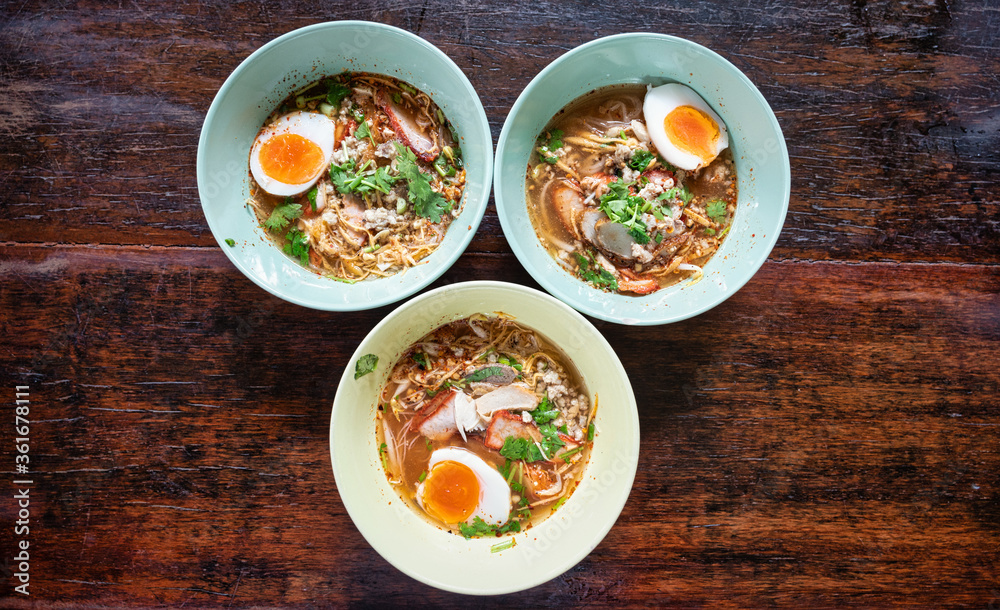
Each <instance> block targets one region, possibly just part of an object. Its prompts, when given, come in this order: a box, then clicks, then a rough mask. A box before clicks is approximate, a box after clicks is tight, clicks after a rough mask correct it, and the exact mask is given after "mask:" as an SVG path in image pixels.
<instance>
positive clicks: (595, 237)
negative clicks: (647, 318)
mask: <svg viewBox="0 0 1000 610" xmlns="http://www.w3.org/2000/svg"><path fill="white" fill-rule="evenodd" d="M659 89H661V88H649V87H647V86H646V85H614V86H609V87H605V88H602V89H598V90H595V91H592V92H590V93H588V94H586V95H584V96H582V97H581V98H578V99H577V100H575V101H573V102H572V103H570V104H569V105H567V106H566V107H565V108H563V109H562V110H560V111H559V112H558V113H557V114H556V116H555V117H553V118H552V120H551V121H550V122H549V124H548V125H547V126H546V127H545V129H544V130H543V131H542V133H541V134H540V135H539V138H538V142H537V146H536V149H535V151H534V152H533V154H532V156H531V159H530V162H529V167H528V172H527V177H526V183H525V191H526V194H527V209H528V215H529V217H530V218H531V222H532V224H533V226H534V228H535V232H536V233H537V235H538V238H539V240H540V241H541V243H542V244H543V245H544V247H545V249H546V250H547V251H548V252H549V254H550V255H551V256H552V257H553V258H554V259H555V260H556V261H558V262H559V263H560V264H561V265H562V266H563V267H564V268H565V269H567V270H568V271H569V272H570V273H572V274H574V275H576V276H577V277H578V278H580V279H581V280H583V281H585V282H588V283H590V284H591V285H593V286H594V287H596V288H598V289H602V290H606V291H610V292H617V293H621V294H627V295H643V294H649V293H652V292H655V291H657V290H659V289H662V288H664V287H667V286H670V285H672V284H675V283H677V282H680V281H683V280H686V279H691V280H697V279H700V277H701V275H702V273H703V272H702V268H703V267H704V265H705V264H706V263H707V262H708V260H709V259H710V258H711V257H712V255H713V254H714V253H715V252H716V251H717V250H718V249H719V246H720V245H721V243H722V241H723V240H724V239H725V237H726V234H727V233H728V231H729V228H730V226H731V224H732V222H733V215H734V214H735V211H736V202H737V176H736V167H735V164H734V163H733V160H732V155H731V152H730V150H729V149H728V147H727V141H726V132H725V126H724V125H723V124H722V123H721V119H718V117H717V116H716V115H714V114H713V115H712V116H711V117H710V116H709V114H708V112H710V109H709V110H708V111H703V110H701V109H700V106H701V105H704V102H703V101H701V100H700V98H698V100H697V102H700V105H699V107H698V108H696V107H695V106H694V105H692V104H697V102H690V103H688V104H686V105H681V104H679V103H677V102H673V103H675V104H677V105H676V107H675V108H672V109H670V111H669V113H667V116H666V117H665V118H664V119H663V120H661V121H658V122H649V121H647V119H648V116H647V115H649V114H651V112H655V106H656V104H651V103H650V97H651V96H653V97H668V98H670V97H673V96H674V94H675V93H676V92H662V91H661V93H665V94H668V95H659V96H657V95H656V92H657V91H658V90H659ZM691 94H692V95H695V94H693V92H691ZM688 97H690V96H688ZM654 101H657V102H659V101H661V100H654ZM651 105H652V106H654V109H653V111H651V109H650V107H651ZM704 107H705V108H707V105H705V106H704ZM678 108H680V109H681V110H680V111H678V110H677V109H678ZM685 113H686V114H687V115H690V116H684V114H685ZM713 117H714V118H713ZM671 120H674V121H676V122H678V123H683V124H684V125H682V127H686V128H687V129H689V131H685V132H683V133H681V135H680V136H677V135H676V134H675V133H674V131H675V130H673V129H671V128H670V125H669V122H670V121H671ZM688 123H689V124H690V125H687V124H688ZM713 125H715V132H711V131H710V130H711V129H712V126H713ZM699 130H700V131H699ZM661 132H662V134H661ZM668 132H669V133H668ZM665 136H670V137H674V140H677V139H678V137H679V138H688V139H690V140H698V139H699V138H701V139H706V138H714V140H711V143H710V147H716V148H718V147H721V148H722V149H721V151H716V150H715V149H714V148H712V149H711V150H709V151H708V152H707V153H705V157H711V158H710V159H708V158H705V159H703V160H702V163H700V164H699V165H701V166H699V167H697V168H696V169H693V170H685V169H681V168H680V167H677V166H676V165H674V164H672V163H670V162H669V161H667V160H666V159H665V158H664V154H663V153H662V152H661V151H660V150H659V149H658V148H657V145H656V144H655V142H654V140H663V138H664V137H665ZM672 142H673V141H672V140H669V139H668V140H667V143H668V144H671V145H672ZM688 144H690V142H689V143H688ZM681 148H685V146H684V145H683V143H682V146H681ZM702 148H704V147H700V148H699V147H698V146H695V145H693V146H687V149H690V150H692V151H694V153H702V152H703V151H702ZM671 154H680V155H682V156H681V158H682V159H683V158H684V157H683V155H684V154H686V153H685V150H681V151H680V152H679V153H675V152H674V151H671Z"/></svg>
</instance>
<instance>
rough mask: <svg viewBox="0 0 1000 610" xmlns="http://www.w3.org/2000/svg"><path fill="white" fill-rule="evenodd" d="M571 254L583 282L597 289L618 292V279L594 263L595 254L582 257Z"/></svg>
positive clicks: (591, 253)
mask: <svg viewBox="0 0 1000 610" xmlns="http://www.w3.org/2000/svg"><path fill="white" fill-rule="evenodd" d="M573 254H574V255H575V256H576V264H577V271H578V272H579V274H580V277H581V278H583V280H584V281H586V282H590V283H591V284H593V285H594V286H596V287H598V288H609V289H611V290H618V279H617V278H615V276H614V274H612V273H611V272H610V271H608V270H607V269H605V268H604V267H603V266H601V265H599V264H598V263H597V262H596V259H597V255H596V254H594V253H593V252H588V253H587V256H583V255H582V254H580V253H579V252H574V253H573Z"/></svg>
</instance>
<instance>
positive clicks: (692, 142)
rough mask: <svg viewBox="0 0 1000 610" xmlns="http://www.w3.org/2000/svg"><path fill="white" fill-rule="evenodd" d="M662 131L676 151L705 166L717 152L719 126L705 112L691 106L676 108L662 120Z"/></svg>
mask: <svg viewBox="0 0 1000 610" xmlns="http://www.w3.org/2000/svg"><path fill="white" fill-rule="evenodd" d="M663 130H664V131H666V132H667V137H668V138H669V139H670V142H671V143H672V144H673V145H674V146H676V147H677V148H678V149H680V150H682V151H683V152H686V153H688V154H690V155H694V156H696V157H698V158H699V159H701V162H702V164H703V165H707V164H708V163H710V162H711V161H712V159H714V158H715V156H716V154H717V151H718V148H717V146H718V142H719V126H718V125H717V124H716V122H715V121H714V120H713V119H712V117H710V116H708V114H706V113H705V112H703V111H701V110H698V109H697V108H695V107H693V106H678V107H676V108H674V109H673V110H671V111H670V113H669V114H667V116H666V117H665V118H664V119H663Z"/></svg>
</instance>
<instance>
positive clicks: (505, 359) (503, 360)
mask: <svg viewBox="0 0 1000 610" xmlns="http://www.w3.org/2000/svg"><path fill="white" fill-rule="evenodd" d="M497 362H499V363H500V364H506V365H507V366H509V367H510V368H512V369H514V370H515V371H520V370H523V369H524V367H523V366H522V365H520V364H518V362H517V360H515V359H513V358H511V357H510V356H503V355H501V356H498V357H497Z"/></svg>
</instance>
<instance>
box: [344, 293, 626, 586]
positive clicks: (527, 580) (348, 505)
mask: <svg viewBox="0 0 1000 610" xmlns="http://www.w3.org/2000/svg"><path fill="white" fill-rule="evenodd" d="M477 291H479V292H483V293H485V294H489V293H491V292H494V291H506V292H511V293H514V294H515V295H516V296H524V297H527V298H531V299H536V300H537V301H540V302H541V303H543V304H544V306H547V307H551V308H554V309H555V310H558V311H559V312H560V313H561V314H562V315H565V316H567V317H568V319H569V321H571V323H572V324H574V325H580V326H581V327H582V328H585V329H587V330H588V331H589V334H590V335H592V336H588V340H593V341H595V342H598V343H600V345H601V347H602V348H603V351H604V352H605V353H606V354H607V355H608V357H609V359H610V360H611V361H612V362H613V363H614V367H613V368H614V373H615V375H617V376H619V377H620V379H622V380H623V381H624V388H625V391H624V392H623V395H622V396H621V397H620V400H621V402H622V404H624V405H625V406H626V407H627V412H626V413H625V416H626V417H627V418H628V419H629V421H627V422H626V423H625V424H623V425H624V426H626V428H625V433H626V434H627V435H628V436H629V437H630V438H633V439H634V441H635V442H634V443H633V445H632V446H631V447H627V448H625V450H624V451H623V449H622V447H618V446H616V447H614V449H615V451H616V457H617V458H618V460H621V459H624V460H625V464H624V466H625V473H624V475H623V476H624V478H622V479H621V481H620V484H617V485H616V487H615V490H614V491H615V492H616V493H609V494H607V497H609V498H611V501H612V502H613V505H612V507H611V509H610V510H608V511H605V514H604V516H603V518H602V520H601V522H600V526H599V527H597V528H594V529H592V530H589V531H590V535H589V536H586V537H583V536H580V537H577V538H575V539H573V540H572V542H573V543H575V545H574V547H573V552H572V553H569V554H566V555H565V556H563V557H561V558H560V561H558V562H554V563H551V564H547V565H546V566H545V567H544V568H541V569H537V570H535V571H534V572H532V573H530V574H527V575H525V577H524V578H521V579H518V580H516V581H511V582H503V581H501V582H498V583H497V585H498V586H495V587H493V588H486V587H482V586H480V587H477V588H473V587H470V586H468V585H466V584H464V583H463V582H460V581H459V582H449V581H445V580H442V579H440V578H437V579H436V578H433V577H431V576H428V575H427V574H423V573H421V572H420V571H419V570H417V569H413V568H412V567H411V566H408V565H401V562H400V561H399V560H397V557H396V555H398V553H396V554H395V555H394V554H393V553H392V549H391V548H386V547H387V545H383V544H379V543H378V541H376V540H373V538H372V533H373V530H374V528H373V527H372V526H371V525H370V524H368V523H364V522H359V520H358V518H357V515H360V514H363V512H364V511H365V506H363V505H362V504H363V502H362V501H361V500H359V499H357V498H356V497H355V496H352V495H350V494H349V493H348V494H344V493H343V491H342V490H343V487H342V486H341V482H342V481H344V480H345V478H344V477H345V475H344V474H343V469H344V468H346V467H347V466H345V465H343V464H342V462H343V461H344V456H343V455H342V456H341V458H340V460H338V458H337V455H336V453H337V450H336V444H335V442H334V435H335V431H336V420H337V416H338V410H343V409H344V408H345V407H344V405H343V404H342V402H343V400H346V399H344V398H342V394H341V391H342V388H343V387H345V384H347V383H350V382H352V381H354V379H353V377H354V373H353V366H352V363H354V362H357V360H358V358H360V357H361V356H362V355H364V354H365V353H369V352H371V351H373V350H372V347H371V344H372V343H373V342H374V341H375V337H376V336H377V335H378V334H379V332H381V331H382V329H383V328H384V327H385V326H387V325H389V324H391V323H392V322H393V321H394V319H395V318H397V317H399V316H405V315H409V314H411V313H413V312H414V311H418V310H419V309H420V308H421V307H422V306H423V305H424V303H425V302H427V301H433V300H435V299H438V298H446V295H448V294H452V295H454V296H458V294H459V293H460V292H462V293H464V292H477ZM454 296H453V297H452V298H454ZM473 313H476V312H475V311H471V310H470V311H469V312H468V314H465V315H472V314H473ZM487 313H494V312H492V311H491V312H487ZM450 319H452V320H454V319H461V318H460V317H455V318H450ZM515 319H516V317H515ZM443 323H447V322H446V321H445V322H440V323H439V324H443ZM568 323H570V322H568ZM437 326H438V324H434V325H433V328H437ZM433 328H426V329H420V332H417V333H416V334H417V335H418V336H422V335H423V334H426V332H430V331H431V330H433ZM536 330H539V329H536ZM539 332H542V333H543V334H545V331H544V330H539ZM588 345H592V344H588ZM570 357H571V358H572V355H571V354H570ZM352 404H353V403H352ZM376 404H377V403H376ZM619 415H620V414H619ZM598 417H600V412H599V413H598ZM329 434H330V439H329V440H330V461H331V466H332V469H333V474H334V481H335V483H336V486H337V491H338V495H339V496H340V499H341V502H342V503H343V504H344V508H345V509H346V510H347V513H348V515H349V516H350V517H351V521H352V522H353V523H354V525H355V527H356V528H357V529H358V531H359V533H361V535H362V537H363V538H364V539H365V541H366V542H368V544H369V545H370V546H371V547H372V548H373V549H375V551H376V552H377V553H378V554H379V555H380V556H381V557H382V558H383V559H385V560H386V561H387V562H388V563H389V564H390V565H392V566H393V567H395V568H396V569H398V570H400V571H401V572H403V573H404V574H406V575H407V576H410V577H411V578H413V579H415V580H418V581H420V582H423V583H425V584H428V585H430V586H433V587H435V588H438V589H441V590H445V591H451V592H454V593H462V594H466V595H477V596H484V595H502V594H507V593H514V592H518V591H523V590H526V589H529V588H531V587H535V586H538V585H541V584H544V583H545V582H548V581H550V580H552V579H554V578H557V577H558V576H560V575H561V574H563V573H565V572H566V571H568V570H570V569H571V568H572V567H573V566H575V565H577V564H578V563H579V562H580V561H582V560H583V559H584V558H586V557H587V555H589V554H590V552H591V551H593V550H594V549H595V548H596V547H597V546H598V545H599V544H600V543H601V542H602V541H603V540H604V538H605V537H606V536H607V534H608V532H610V531H611V529H612V527H614V525H615V524H616V523H617V521H618V518H619V517H620V515H621V512H622V510H624V508H625V504H626V503H627V501H628V498H629V497H630V495H631V491H632V486H633V484H634V481H635V475H636V472H637V470H638V461H639V454H640V451H639V449H640V444H641V438H640V431H639V413H638V405H637V402H636V399H635V393H634V390H633V389H632V384H631V382H630V380H629V377H628V373H627V372H626V370H625V367H624V366H623V365H622V363H621V360H620V359H619V358H618V355H617V353H616V352H615V350H614V349H613V348H612V347H611V345H610V343H608V341H607V339H605V338H604V336H603V334H601V333H600V331H598V330H597V328H596V327H594V325H593V324H591V323H590V322H589V321H588V320H587V319H586V318H585V317H583V315H581V314H580V313H579V312H578V311H576V310H575V309H573V308H572V307H570V306H568V305H567V304H565V303H563V302H562V301H560V300H558V299H556V298H555V297H553V296H551V295H549V294H547V293H545V292H542V291H539V290H536V289H534V288H529V287H527V286H523V285H520V284H513V283H509V282H500V281H493V280H475V281H469V282H460V283H456V284H450V285H447V286H441V287H439V288H436V289H434V290H431V291H428V292H426V293H424V294H422V295H419V296H417V297H415V298H413V299H411V300H409V301H407V302H406V303H403V304H402V305H400V306H399V307H398V308H397V309H396V310H395V311H393V312H391V313H390V314H388V315H387V316H385V317H384V318H383V319H382V320H381V321H380V322H379V323H378V324H377V325H376V326H375V327H374V328H373V329H372V330H371V331H369V333H368V334H367V335H366V336H365V338H364V339H363V340H362V341H361V343H360V344H359V345H358V347H357V349H356V350H355V351H354V353H353V354H352V356H351V359H350V360H349V361H348V364H347V366H346V367H345V369H344V373H343V375H342V376H341V379H340V382H339V384H338V387H337V392H336V396H335V397H334V400H333V404H332V406H331V413H330V430H329ZM597 438H600V431H599V433H598V436H597ZM605 450H607V451H610V450H611V447H610V445H608V446H607V447H605V448H602V451H605ZM593 459H594V456H593V455H592V456H591V462H590V463H588V465H587V468H588V469H590V468H591V467H592V464H593ZM606 459H610V458H606ZM376 460H377V458H376ZM615 463H617V461H616V462H615ZM609 468H613V466H609ZM588 474H592V473H588V471H587V470H585V473H584V475H585V476H584V479H585V480H587V479H588V476H587V475H588ZM616 474H619V475H622V474H623V473H617V471H616ZM586 483H589V480H588V481H586ZM584 484H585V482H584V481H582V482H581V484H580V487H578V488H577V489H576V490H574V493H573V494H572V495H571V496H570V500H569V501H568V502H567V503H566V504H565V505H564V507H563V508H564V509H565V508H568V507H569V505H570V503H571V502H573V500H574V498H577V497H580V496H582V495H584V494H585V493H586V492H587V491H588V490H587V488H585V487H584ZM393 499H396V498H395V497H393ZM580 501H584V500H583V499H582V498H581V500H580ZM407 510H409V509H407ZM418 518H419V517H418ZM553 518H554V516H553V517H549V518H548V519H546V520H545V521H542V522H541V524H539V525H538V526H536V528H543V527H545V524H546V523H548V522H549V519H553ZM428 527H432V526H431V525H430V524H428ZM536 528H532V529H529V530H526V532H528V533H529V534H530V533H531V532H535V531H536ZM448 535H449V536H454V535H453V534H448ZM524 535H525V532H521V533H520V534H514V535H513V536H512V537H517V536H524ZM539 535H541V534H539ZM456 539H457V537H456ZM467 542H468V541H467ZM472 542H479V543H483V544H495V542H493V543H490V539H488V538H478V539H473V540H472ZM491 559H495V558H491Z"/></svg>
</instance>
